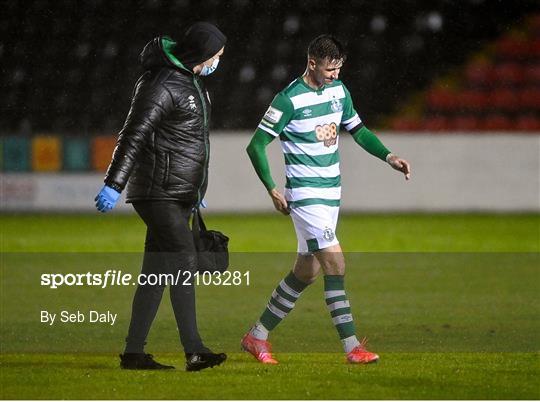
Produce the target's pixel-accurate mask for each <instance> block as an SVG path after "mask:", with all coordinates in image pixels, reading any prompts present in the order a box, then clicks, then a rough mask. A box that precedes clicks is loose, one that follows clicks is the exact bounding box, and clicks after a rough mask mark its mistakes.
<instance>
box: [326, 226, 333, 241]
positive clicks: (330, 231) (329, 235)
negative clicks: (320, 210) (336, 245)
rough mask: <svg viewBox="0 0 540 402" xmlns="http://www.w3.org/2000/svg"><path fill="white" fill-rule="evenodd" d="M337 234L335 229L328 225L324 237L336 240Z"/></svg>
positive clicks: (327, 239)
mask: <svg viewBox="0 0 540 402" xmlns="http://www.w3.org/2000/svg"><path fill="white" fill-rule="evenodd" d="M335 237H336V236H335V235H334V231H333V230H332V229H330V228H329V227H326V228H325V229H324V232H323V238H324V240H326V241H332V240H334V238H335Z"/></svg>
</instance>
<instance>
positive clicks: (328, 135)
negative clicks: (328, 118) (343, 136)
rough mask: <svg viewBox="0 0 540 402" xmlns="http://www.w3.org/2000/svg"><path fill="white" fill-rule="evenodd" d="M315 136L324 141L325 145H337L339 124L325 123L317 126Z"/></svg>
mask: <svg viewBox="0 0 540 402" xmlns="http://www.w3.org/2000/svg"><path fill="white" fill-rule="evenodd" d="M315 136H316V137H317V140H318V141H322V142H323V143H324V146H325V147H330V146H332V145H336V142H337V136H338V132H337V124H336V123H330V124H323V125H322V126H317V127H315Z"/></svg>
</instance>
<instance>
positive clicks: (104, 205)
mask: <svg viewBox="0 0 540 402" xmlns="http://www.w3.org/2000/svg"><path fill="white" fill-rule="evenodd" d="M119 198H120V193H119V192H118V191H116V190H115V189H114V188H112V187H109V186H107V185H104V186H103V188H102V189H101V190H99V193H98V195H96V198H94V201H95V202H96V208H97V210H98V211H100V212H107V211H110V210H111V209H113V208H114V206H115V205H116V202H117V201H118V199H119Z"/></svg>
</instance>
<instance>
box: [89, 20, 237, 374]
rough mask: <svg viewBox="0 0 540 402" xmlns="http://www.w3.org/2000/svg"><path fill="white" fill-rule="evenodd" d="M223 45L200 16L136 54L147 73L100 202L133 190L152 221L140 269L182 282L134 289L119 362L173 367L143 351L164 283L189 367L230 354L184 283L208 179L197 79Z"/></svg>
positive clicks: (204, 98)
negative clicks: (200, 321) (210, 332)
mask: <svg viewBox="0 0 540 402" xmlns="http://www.w3.org/2000/svg"><path fill="white" fill-rule="evenodd" d="M225 43H226V37H225V35H224V34H223V33H222V32H221V31H220V30H219V29H218V28H217V27H215V26H214V25H212V24H210V23H207V22H199V23H196V24H193V25H192V26H190V27H189V28H188V29H187V30H186V31H185V33H184V34H183V35H182V36H181V37H180V40H179V41H178V42H176V41H175V40H174V39H172V38H171V37H169V36H160V37H157V38H155V39H153V40H151V41H150V42H148V44H147V45H146V46H145V47H144V49H143V51H142V53H141V55H140V62H141V64H142V66H143V67H144V69H145V73H144V74H143V75H142V76H141V77H140V78H139V80H138V81H137V83H136V85H135V90H134V92H133V98H132V101H131V108H130V110H129V113H128V115H127V118H126V121H125V123H124V127H123V128H122V130H121V131H120V134H119V136H118V141H117V144H116V148H115V150H114V153H113V156H112V161H111V164H110V166H109V168H108V170H107V173H106V175H105V179H104V182H105V185H104V186H103V188H102V189H101V190H100V192H99V193H98V195H97V196H96V198H95V201H96V208H97V209H98V210H99V211H101V212H107V211H109V210H111V209H112V208H113V207H114V206H115V204H116V202H117V201H118V199H119V197H120V193H121V192H122V191H123V190H124V188H125V187H126V186H127V197H126V199H127V202H128V203H132V204H133V207H134V208H135V211H136V212H137V213H138V214H139V216H140V217H141V218H142V220H143V221H144V223H145V224H146V226H147V231H146V240H145V254H144V259H143V265H142V274H145V275H149V274H160V273H165V274H173V275H172V276H171V277H174V278H181V280H180V281H179V282H180V283H158V284H156V285H148V284H140V285H139V286H138V287H137V290H136V292H135V296H134V300H133V307H132V315H131V322H130V326H129V331H128V336H127V338H126V347H125V351H124V354H122V355H120V358H121V362H120V366H121V367H122V368H126V369H166V368H173V367H172V366H166V365H162V364H159V363H158V362H156V361H155V360H154V359H153V358H152V355H150V354H146V353H144V345H145V343H146V338H147V336H148V332H149V330H150V326H151V324H152V322H153V320H154V317H155V315H156V312H157V309H158V306H159V304H160V301H161V298H162V294H163V290H164V288H165V285H166V284H170V285H171V286H170V296H171V302H172V305H173V310H174V314H175V318H176V322H177V325H178V330H179V333H180V341H181V343H182V346H183V348H184V352H185V354H186V369H187V370H188V371H198V370H201V369H204V368H206V367H213V366H215V365H219V364H221V363H222V362H223V361H224V360H225V359H226V355H225V354H224V353H212V352H211V351H210V350H209V349H208V348H206V347H205V346H204V344H203V342H202V340H201V337H200V335H199V332H198V329H197V321H196V313H195V288H194V286H193V281H192V280H190V281H184V280H185V279H186V278H188V276H189V275H185V274H186V273H187V274H189V273H193V272H194V271H195V270H196V263H197V258H196V250H195V245H194V242H193V236H192V233H191V230H190V227H189V218H190V216H191V211H192V210H193V208H194V207H197V206H199V205H200V203H201V201H202V199H203V197H204V194H205V192H206V187H207V183H208V159H209V152H210V146H209V139H208V134H209V133H208V124H209V119H210V108H211V106H210V98H209V95H208V92H207V91H206V89H205V86H204V84H203V82H202V80H201V79H200V76H206V75H209V74H211V73H212V72H213V71H215V69H216V68H217V65H218V63H219V59H220V56H221V55H222V54H223V51H224V47H225ZM177 274H181V275H177ZM187 282H190V283H189V284H187Z"/></svg>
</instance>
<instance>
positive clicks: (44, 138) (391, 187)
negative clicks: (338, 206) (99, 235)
mask: <svg viewBox="0 0 540 402" xmlns="http://www.w3.org/2000/svg"><path fill="white" fill-rule="evenodd" d="M198 20H208V21H211V22H214V23H216V24H217V25H218V26H219V27H220V28H221V29H222V30H223V31H224V32H225V33H226V34H227V36H228V38H229V41H228V44H227V47H226V52H225V56H224V57H223V59H222V62H221V63H220V66H219V70H218V71H217V72H216V73H215V74H213V75H212V76H211V77H209V78H207V79H206V81H207V84H208V88H209V91H210V94H211V98H212V102H213V112H212V135H211V142H212V157H211V160H210V186H209V192H208V195H207V201H208V202H209V204H210V209H209V211H211V212H215V211H221V212H241V211H248V210H250V211H270V210H271V204H270V203H269V202H268V199H267V196H266V194H265V191H264V189H263V187H262V185H261V184H260V183H259V182H258V180H257V178H256V176H255V174H254V173H253V171H252V168H251V165H250V163H249V161H248V159H247V157H246V155H245V152H244V148H245V146H246V144H247V143H248V142H249V139H250V134H251V133H252V132H253V131H254V129H255V127H256V126H257V124H258V122H259V120H260V118H261V116H262V115H263V114H264V111H265V110H266V108H267V107H268V104H269V103H270V102H271V100H272V98H273V96H274V95H275V94H276V93H277V92H278V91H279V90H281V89H282V88H284V87H285V86H286V85H287V84H288V83H289V82H290V81H291V80H293V79H294V78H296V77H297V76H299V75H301V74H302V73H303V71H304V68H305V51H306V48H307V45H308V43H309V41H310V40H311V39H312V38H313V37H315V36H316V35H319V34H321V33H327V32H330V33H333V34H335V35H337V36H338V37H340V38H341V39H342V40H343V41H344V42H345V43H346V45H347V49H348V52H349V57H348V60H347V62H346V64H345V66H344V68H343V69H342V75H341V78H342V79H343V81H344V82H345V84H346V85H347V86H348V88H349V89H350V91H351V93H352V95H353V99H354V101H355V105H356V109H357V110H358V112H359V114H360V116H361V117H362V119H363V120H364V122H365V124H366V125H367V126H368V127H369V128H371V129H375V131H376V132H377V133H379V134H381V137H382V140H383V141H384V142H385V143H386V144H387V146H388V147H389V148H390V149H391V150H392V151H394V152H395V153H398V154H400V155H402V156H403V157H405V158H407V159H409V160H410V161H411V163H412V166H413V181H412V182H411V183H407V184H405V183H404V182H403V180H402V178H401V177H398V175H397V174H394V173H393V172H391V171H390V170H389V169H388V168H387V167H386V166H384V164H382V163H380V162H379V161H377V160H375V159H374V158H372V157H370V156H369V155H367V154H366V153H364V152H363V151H362V150H361V149H360V148H358V147H357V146H356V144H354V143H353V142H352V141H351V139H350V137H349V135H348V134H347V133H342V135H341V139H340V141H341V143H342V146H341V153H342V160H343V163H342V171H343V174H342V176H343V188H344V197H343V198H344V199H343V210H345V211H379V210H383V211H393V210H400V211H402V210H416V211H418V210H420V211H437V210H443V211H453V210H460V211H467V210H471V211H477V210H487V211H489V210H496V211H510V210H519V211H538V209H539V207H540V205H539V198H538V192H539V187H538V186H539V180H538V178H539V174H538V169H539V165H538V154H539V152H538V150H539V142H538V133H539V132H540V116H539V115H540V113H539V112H540V14H539V13H538V7H537V4H536V2H535V1H527V0H519V1H512V2H502V1H487V0H486V1H482V0H470V1H460V2H452V1H429V2H424V1H404V2H400V3H399V6H398V5H396V3H395V2H390V1H380V2H370V1H297V2H288V1H260V2H259V1H247V0H234V1H226V2H225V1H222V2H220V1H204V2H195V1H191V2H190V1H189V0H177V1H158V0H149V1H122V2H109V1H99V0H93V1H52V0H36V1H32V2H15V1H13V2H6V3H5V5H4V6H3V10H2V15H1V16H0V32H1V37H2V42H1V44H0V61H1V63H2V66H3V73H2V77H1V78H0V83H1V92H2V96H1V97H0V133H1V135H2V137H1V140H2V152H1V156H2V158H1V167H2V210H24V211H35V210H39V211H46V210H55V211H66V210H69V211H73V210H75V211H86V212H91V211H92V208H93V197H94V195H95V193H96V192H97V190H98V189H99V187H100V184H101V180H102V176H103V172H104V171H105V169H106V168H107V166H108V164H109V162H110V158H111V153H112V150H113V148H114V145H115V141H116V134H117V132H118V131H119V130H120V129H121V127H122V124H123V120H124V118H125V116H126V113H127V111H128V108H129V102H130V98H131V93H132V90H133V86H134V83H135V81H136V80H137V78H138V76H139V75H140V74H141V73H142V72H143V71H142V68H141V67H140V65H139V64H138V54H139V53H140V51H141V50H142V48H143V46H144V44H145V43H146V42H147V41H148V40H150V39H151V38H153V37H154V36H157V35H161V34H169V35H171V36H173V37H174V36H175V35H178V33H179V32H181V31H182V29H184V28H185V27H186V26H187V25H189V24H190V23H191V22H194V21H198ZM269 153H270V157H271V162H272V166H273V172H274V177H275V178H276V179H277V181H278V183H283V179H282V176H283V167H282V163H283V162H282V156H281V152H280V150H279V147H278V146H277V144H272V146H271V147H270V148H269ZM118 209H119V210H122V209H124V210H126V211H131V208H130V207H129V206H125V205H120V206H119V208H118Z"/></svg>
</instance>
